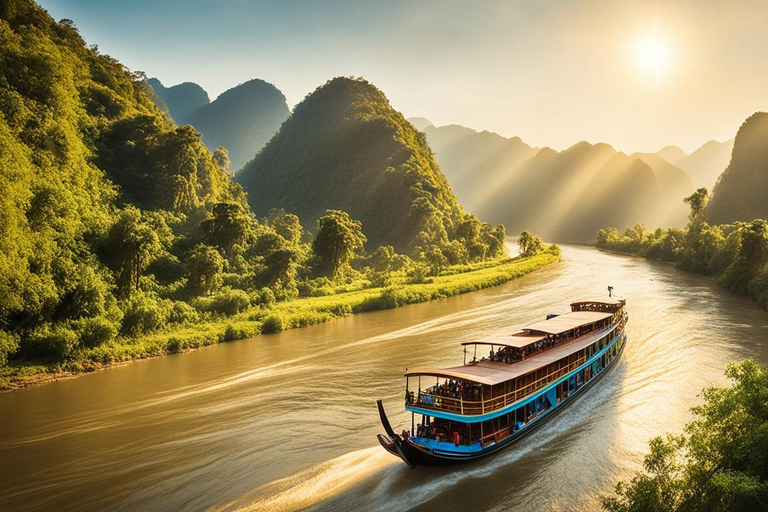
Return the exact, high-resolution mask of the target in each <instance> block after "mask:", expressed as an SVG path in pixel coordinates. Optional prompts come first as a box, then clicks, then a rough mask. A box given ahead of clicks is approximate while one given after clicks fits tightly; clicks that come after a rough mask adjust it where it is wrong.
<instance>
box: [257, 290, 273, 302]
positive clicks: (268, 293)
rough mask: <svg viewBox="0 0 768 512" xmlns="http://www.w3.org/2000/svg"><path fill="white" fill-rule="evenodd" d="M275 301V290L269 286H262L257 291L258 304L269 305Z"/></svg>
mask: <svg viewBox="0 0 768 512" xmlns="http://www.w3.org/2000/svg"><path fill="white" fill-rule="evenodd" d="M274 302H275V292H273V291H272V290H271V289H269V288H262V289H261V291H259V304H264V305H269V304H273V303H274Z"/></svg>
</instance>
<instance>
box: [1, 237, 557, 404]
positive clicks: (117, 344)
mask: <svg viewBox="0 0 768 512" xmlns="http://www.w3.org/2000/svg"><path fill="white" fill-rule="evenodd" d="M555 252H556V251H553V252H545V253H542V254H539V255H537V256H533V257H531V258H514V259H510V258H506V259H502V260H496V261H490V262H481V263H476V264H471V265H457V266H454V267H449V268H447V269H446V270H444V271H443V272H441V273H440V275H439V276H437V277H433V278H430V279H426V280H424V282H419V283H409V282H408V279H407V277H406V276H405V275H398V274H395V275H393V276H392V277H391V279H390V282H389V283H388V285H387V286H380V287H372V288H371V287H369V288H360V289H355V288H354V287H353V286H352V287H350V286H347V287H346V289H343V290H338V291H337V292H336V293H332V294H329V295H325V296H320V297H304V298H298V299H295V300H291V301H287V302H278V303H274V304H271V305H269V306H257V307H252V308H250V309H248V310H246V311H244V312H242V313H239V314H237V315H234V316H229V317H224V316H220V317H215V318H211V319H209V320H206V321H203V322H198V323H194V324H188V325H183V326H176V327H174V328H173V329H170V330H167V331H163V332H158V333H153V334H150V335H146V336H140V337H137V338H127V337H118V338H116V339H115V340H114V341H112V342H110V343H107V344H104V345H101V346H99V347H97V348H94V349H90V350H84V351H82V352H80V353H78V354H77V355H76V357H75V358H74V359H73V360H72V361H70V362H67V363H59V364H39V363H30V362H18V363H15V364H12V365H10V366H7V367H4V368H2V369H0V372H1V373H0V390H4V391H8V390H12V389H17V388H22V387H27V386H30V385H34V384H38V383H42V382H46V381H50V380H55V379H59V378H63V377H68V376H74V375H77V374H79V373H83V372H90V371H94V370H98V369H102V368H106V367H109V366H113V365H116V364H121V363H124V362H128V361H133V360H137V359H143V358H147V357H154V356H159V355H163V354H172V353H176V352H182V351H185V350H191V349H195V348H199V347H203V346H207V345H213V344H215V343H221V342H225V341H233V340H237V339H242V338H249V337H253V336H257V335H259V334H268V333H274V332H279V331H282V330H286V329H293V328H296V327H304V326H307V325H312V324H317V323H320V322H325V321H328V320H331V319H333V318H339V317H343V316H347V315H351V314H354V313H362V312H366V311H376V310H381V309H392V308H397V307H400V306H404V305H407V304H416V303H419V302H427V301H430V300H435V299H441V298H445V297H452V296H454V295H459V294H462V293H467V292H472V291H476V290H481V289H484V288H490V287H492V286H497V285H500V284H503V283H506V282H508V281H511V280H513V279H515V278H518V277H521V276H524V275H526V274H529V273H531V272H533V271H534V270H538V269H540V268H542V267H544V266H546V265H549V264H552V263H554V262H556V261H559V259H560V256H559V254H557V253H555ZM350 288H351V289H350Z"/></svg>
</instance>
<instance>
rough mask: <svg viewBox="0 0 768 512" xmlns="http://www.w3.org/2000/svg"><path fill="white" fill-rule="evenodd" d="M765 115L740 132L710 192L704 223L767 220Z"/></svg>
mask: <svg viewBox="0 0 768 512" xmlns="http://www.w3.org/2000/svg"><path fill="white" fill-rule="evenodd" d="M766 168H768V113H766V112H757V113H755V114H753V115H752V116H750V117H749V118H748V119H747V120H746V121H744V123H743V124H742V125H741V127H740V128H739V131H738V133H737V134H736V139H735V140H734V144H733V153H732V154H731V162H730V164H729V165H728V167H727V168H726V169H725V171H724V172H723V173H722V175H720V178H719V179H718V181H717V184H716V185H715V188H714V189H713V191H712V200H711V201H710V202H709V204H708V205H707V209H706V217H707V220H708V221H709V222H711V223H715V224H731V223H735V222H749V221H751V220H753V219H768V201H766V200H765V198H766V197H768V172H766V171H765V170H766Z"/></svg>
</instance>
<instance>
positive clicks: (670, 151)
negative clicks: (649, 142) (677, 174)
mask: <svg viewBox="0 0 768 512" xmlns="http://www.w3.org/2000/svg"><path fill="white" fill-rule="evenodd" d="M733 142H734V140H733V139H731V140H727V141H725V142H718V141H716V140H710V141H709V142H707V143H705V144H703V145H702V146H701V147H700V148H698V149H697V150H696V151H694V152H693V153H691V154H690V155H687V154H685V152H684V151H683V150H682V149H680V148H678V147H676V146H667V147H665V148H663V149H661V150H660V151H659V152H658V153H656V154H657V155H659V156H661V157H662V158H664V159H665V160H666V161H667V162H669V163H671V164H673V165H675V166H677V167H679V168H680V169H682V170H684V171H685V172H686V173H688V175H689V176H690V177H691V181H693V186H694V187H696V188H700V187H705V188H707V189H709V190H710V191H711V190H712V187H714V186H715V183H716V182H717V178H718V177H720V175H721V174H722V173H723V171H724V170H725V168H726V167H727V166H728V162H729V161H730V159H731V151H732V150H733Z"/></svg>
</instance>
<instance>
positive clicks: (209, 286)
mask: <svg viewBox="0 0 768 512" xmlns="http://www.w3.org/2000/svg"><path fill="white" fill-rule="evenodd" d="M223 269H224V259H223V258H222V257H221V254H219V251H217V250H216V249H214V248H213V247H210V246H208V245H204V244H199V245H197V246H195V248H194V249H193V250H192V253H191V254H190V256H189V259H188V260H187V285H188V286H189V288H190V290H191V291H192V293H195V294H198V295H202V294H206V295H208V294H210V293H211V292H214V291H216V290H218V289H219V288H220V287H221V284H222V276H221V272H222V270H223Z"/></svg>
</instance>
